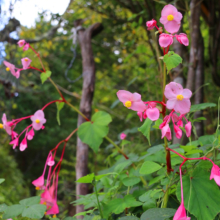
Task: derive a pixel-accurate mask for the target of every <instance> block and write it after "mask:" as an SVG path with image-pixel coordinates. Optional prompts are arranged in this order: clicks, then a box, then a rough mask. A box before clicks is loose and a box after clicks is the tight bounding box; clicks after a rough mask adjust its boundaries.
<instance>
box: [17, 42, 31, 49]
mask: <svg viewBox="0 0 220 220" xmlns="http://www.w3.org/2000/svg"><path fill="white" fill-rule="evenodd" d="M18 46H19V47H23V51H25V50H28V48H29V47H30V44H29V43H27V42H26V41H25V40H19V41H18Z"/></svg>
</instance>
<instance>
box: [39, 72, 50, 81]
mask: <svg viewBox="0 0 220 220" xmlns="http://www.w3.org/2000/svg"><path fill="white" fill-rule="evenodd" d="M51 74H52V73H51V71H48V70H47V71H46V72H43V73H41V74H40V78H41V82H42V84H43V83H44V82H45V81H46V80H47V79H48V78H49V77H50V76H51Z"/></svg>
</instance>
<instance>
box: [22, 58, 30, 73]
mask: <svg viewBox="0 0 220 220" xmlns="http://www.w3.org/2000/svg"><path fill="white" fill-rule="evenodd" d="M31 61H32V60H30V59H29V58H28V57H25V58H22V59H21V63H22V66H23V69H24V70H26V69H28V67H29V66H30V64H31Z"/></svg>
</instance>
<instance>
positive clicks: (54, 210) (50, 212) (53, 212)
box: [46, 201, 59, 215]
mask: <svg viewBox="0 0 220 220" xmlns="http://www.w3.org/2000/svg"><path fill="white" fill-rule="evenodd" d="M58 213H59V207H58V205H57V202H56V201H54V202H53V206H52V208H50V209H48V211H47V213H46V214H47V215H56V214H58Z"/></svg>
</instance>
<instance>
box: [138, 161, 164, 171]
mask: <svg viewBox="0 0 220 220" xmlns="http://www.w3.org/2000/svg"><path fill="white" fill-rule="evenodd" d="M161 168H162V167H161V166H160V165H159V164H157V163H154V162H152V161H145V162H144V163H143V164H142V166H141V168H140V174H150V173H154V172H156V171H157V170H159V169H161Z"/></svg>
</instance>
